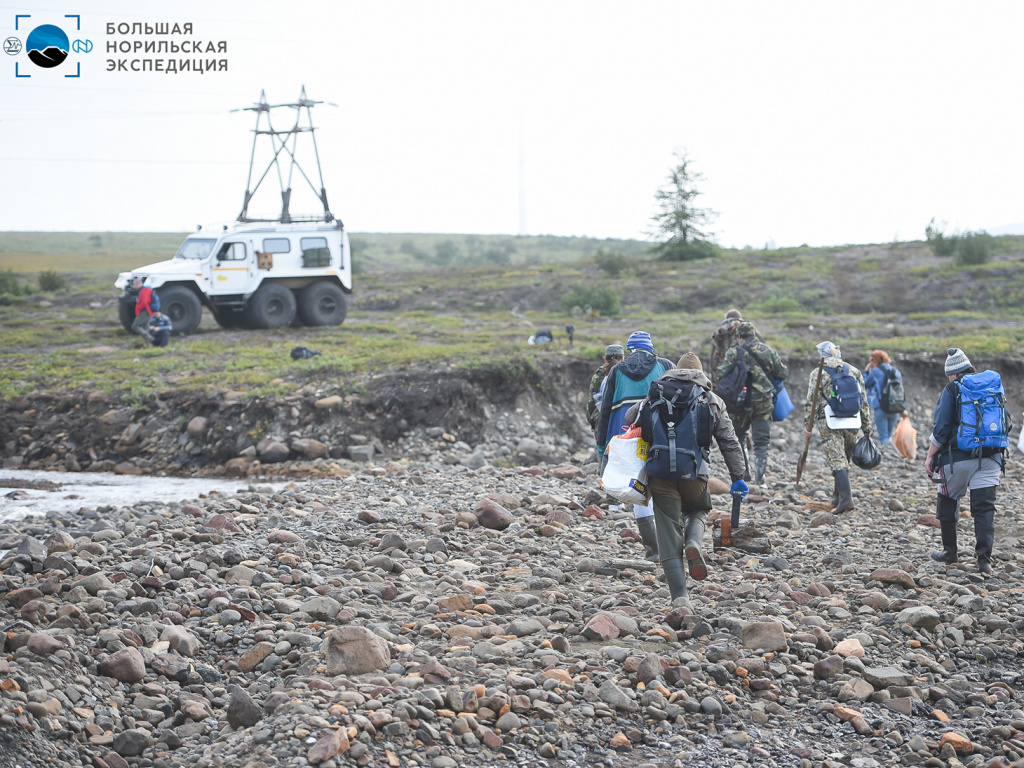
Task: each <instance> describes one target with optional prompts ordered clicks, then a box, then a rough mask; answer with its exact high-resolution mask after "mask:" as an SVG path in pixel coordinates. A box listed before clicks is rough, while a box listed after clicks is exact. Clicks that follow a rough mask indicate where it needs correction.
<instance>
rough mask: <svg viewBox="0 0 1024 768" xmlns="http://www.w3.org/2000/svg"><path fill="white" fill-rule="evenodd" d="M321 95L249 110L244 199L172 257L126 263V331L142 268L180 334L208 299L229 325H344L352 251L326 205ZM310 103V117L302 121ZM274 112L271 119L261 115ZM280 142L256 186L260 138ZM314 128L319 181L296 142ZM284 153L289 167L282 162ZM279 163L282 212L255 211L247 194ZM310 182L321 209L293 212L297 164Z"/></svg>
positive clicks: (120, 281) (121, 308)
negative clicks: (319, 143) (319, 140)
mask: <svg viewBox="0 0 1024 768" xmlns="http://www.w3.org/2000/svg"><path fill="white" fill-rule="evenodd" d="M320 103H321V102H319V101H312V100H310V99H307V98H306V89H305V88H303V89H302V92H301V94H300V95H299V99H298V101H296V102H293V103H289V104H268V103H267V99H266V95H265V94H263V93H261V94H260V100H259V101H258V102H257V103H256V104H254V105H253V106H251V107H246V110H247V111H251V112H255V113H256V128H255V130H254V131H253V133H254V137H253V149H252V155H251V157H250V161H249V180H248V182H247V184H246V191H245V202H244V203H243V205H242V212H241V213H240V214H239V216H238V219H237V220H236V221H235V222H233V223H231V224H223V225H219V226H215V227H206V228H205V229H204V228H203V227H199V228H197V230H196V232H195V233H193V234H191V235H189V236H188V237H187V238H186V239H185V242H184V243H182V244H181V248H179V249H178V252H177V253H176V254H175V255H174V258H173V259H171V260H169V261H161V262H158V263H156V264H149V265H147V266H145V267H139V268H138V269H133V270H132V271H131V272H122V273H121V274H120V275H118V277H117V280H116V282H115V283H114V285H115V286H116V287H117V288H119V289H121V291H122V294H121V298H120V302H119V304H118V315H119V317H120V320H121V324H122V325H123V326H124V327H125V330H128V331H130V330H131V327H132V322H133V321H134V320H135V303H136V299H137V295H136V291H135V289H134V288H133V285H132V283H133V279H134V278H135V277H142V278H144V279H145V280H146V281H147V282H146V284H147V285H148V286H150V287H151V288H153V289H154V290H155V291H156V293H157V296H158V297H159V298H160V311H161V312H163V313H164V314H166V315H167V316H168V317H170V318H171V323H172V326H173V329H174V330H173V331H172V333H175V334H180V333H191V332H192V331H194V330H195V329H196V328H197V327H198V326H199V320H200V317H201V316H202V308H203V307H204V306H205V307H208V308H209V309H210V311H211V312H212V313H213V317H214V318H215V319H216V321H217V322H218V323H219V324H220V325H222V326H223V327H225V328H280V327H281V326H284V325H289V324H300V323H301V324H305V325H341V323H342V321H344V319H345V294H346V293H350V292H351V291H352V260H351V253H350V251H349V244H348V233H346V232H345V228H344V226H343V225H342V223H341V221H339V220H338V219H336V218H335V217H334V214H332V213H331V211H330V208H329V207H328V205H327V192H326V191H325V190H324V184H323V174H322V173H321V172H320V155H319V152H318V151H317V149H316V138H315V136H314V128H313V120H312V117H311V115H310V108H311V107H313V106H314V105H315V104H320ZM278 108H287V109H294V110H295V122H294V124H293V125H292V126H291V127H290V128H287V129H284V130H275V129H274V128H273V126H272V125H271V123H270V112H271V110H273V109H278ZM303 110H305V115H306V119H307V121H308V125H303V124H301V118H302V114H303ZM264 116H266V126H267V127H265V128H263V127H261V126H262V121H263V118H264ZM261 136H262V137H265V138H267V139H269V140H270V142H271V144H272V150H273V153H272V155H271V159H270V162H269V164H268V165H267V169H266V170H265V171H264V172H263V175H262V176H260V177H259V178H258V179H257V181H256V184H255V186H253V184H252V182H253V178H254V174H253V169H254V162H255V159H256V145H257V142H258V141H259V139H260V137H261ZM300 136H309V138H310V140H311V141H312V145H313V153H314V155H313V156H314V157H315V159H316V168H317V172H318V174H319V176H320V188H319V189H317V188H316V187H315V186H314V185H313V182H312V180H311V179H310V177H309V175H307V174H306V172H305V171H304V170H303V169H302V167H301V166H300V165H299V162H298V159H297V157H296V146H297V143H298V139H299V137H300ZM282 160H290V161H291V164H290V167H289V168H287V170H286V171H285V169H282V168H281V162H280V161H282ZM271 169H276V170H277V173H276V176H277V179H278V181H279V182H280V186H281V213H280V214H279V215H278V216H277V217H275V218H273V219H260V218H253V217H251V216H250V215H249V203H250V201H251V200H252V198H253V195H255V194H256V190H258V189H259V187H260V185H261V184H262V183H263V181H264V180H265V179H266V178H267V177H268V176H271V177H272V175H271V174H270V171H271ZM296 170H297V171H298V172H299V174H300V175H301V177H302V178H303V179H305V180H306V182H307V183H308V184H309V187H310V189H312V191H313V194H314V195H315V196H316V198H317V200H318V202H319V203H320V204H322V205H323V213H318V214H316V215H313V216H295V215H293V214H292V213H291V210H290V206H291V202H292V188H291V182H292V180H293V178H294V172H295V171H296Z"/></svg>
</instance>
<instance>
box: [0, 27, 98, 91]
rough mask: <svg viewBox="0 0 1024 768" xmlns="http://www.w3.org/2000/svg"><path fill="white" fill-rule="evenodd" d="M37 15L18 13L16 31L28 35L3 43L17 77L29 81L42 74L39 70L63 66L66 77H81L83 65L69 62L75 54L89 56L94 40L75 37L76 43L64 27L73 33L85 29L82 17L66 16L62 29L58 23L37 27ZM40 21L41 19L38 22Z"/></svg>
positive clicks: (8, 39)
mask: <svg viewBox="0 0 1024 768" xmlns="http://www.w3.org/2000/svg"><path fill="white" fill-rule="evenodd" d="M38 16H39V15H38V14H31V13H19V14H16V15H15V17H14V30H15V32H17V33H23V34H25V35H26V36H25V39H24V40H22V39H21V37H19V36H12V37H8V38H7V39H6V40H4V53H6V54H7V55H8V56H13V57H15V59H14V76H15V77H17V78H28V77H32V76H33V75H34V74H39V72H38V70H40V69H42V70H48V69H56V68H57V67H60V66H61V65H64V71H63V75H64V77H81V76H82V62H81V61H80V60H77V59H76V60H75V61H73V62H71V61H68V58H69V57H70V56H71V55H72V54H73V53H74V54H77V55H81V54H87V53H90V52H91V51H92V47H93V46H92V41H91V40H82V39H78V38H76V39H75V40H74V41H73V42H72V40H71V39H70V37H69V36H68V33H67V32H66V31H65V29H64V27H67V28H68V29H70V30H71V31H72V32H73V33H77V32H80V31H81V29H82V17H81V15H79V14H72V13H66V14H64V17H63V21H62V24H63V25H64V26H63V27H60V26H57V25H56V24H37V23H36V20H37V19H36V17H38ZM39 20H41V18H40V19H39Z"/></svg>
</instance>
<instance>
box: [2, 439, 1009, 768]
mask: <svg viewBox="0 0 1024 768" xmlns="http://www.w3.org/2000/svg"><path fill="white" fill-rule="evenodd" d="M499 422H500V420H499ZM498 426H500V427H502V428H503V433H504V435H505V439H506V441H507V439H508V436H509V435H514V434H515V432H516V430H521V431H522V438H523V439H531V438H526V433H525V429H526V427H525V424H524V423H518V424H511V423H499V424H498ZM797 428H798V425H796V424H790V425H788V428H787V429H788V431H786V429H783V430H779V434H778V435H777V436H776V439H775V440H774V442H773V453H772V458H771V463H770V469H769V475H768V479H769V483H768V487H767V488H765V489H760V490H759V491H757V492H755V493H753V494H752V495H751V497H749V498H748V501H747V502H746V504H745V507H744V513H743V514H744V518H745V523H744V527H743V528H744V531H745V532H747V533H751V534H753V535H752V537H751V544H750V546H749V549H751V550H757V551H745V550H743V549H738V548H724V549H723V548H718V549H716V550H715V552H714V553H713V554H710V555H709V565H710V575H709V578H708V579H707V580H706V581H704V582H702V583H699V584H697V583H694V582H692V581H691V582H690V585H691V597H692V600H693V605H694V608H693V611H692V612H691V611H688V610H686V609H675V610H672V609H671V608H670V606H669V605H668V593H667V589H666V588H665V587H664V584H663V582H662V581H661V571H660V568H654V567H652V565H651V564H650V563H647V562H646V561H644V559H643V549H642V547H641V545H640V544H639V542H638V540H637V537H636V535H635V534H634V531H633V525H632V522H631V518H632V515H631V513H629V512H627V511H625V510H621V509H616V508H615V507H613V506H612V507H610V506H609V505H608V503H607V502H606V501H605V500H604V499H603V497H602V496H601V495H600V494H599V493H597V492H596V477H595V476H594V469H595V465H594V463H593V461H592V458H591V457H588V455H587V454H586V453H585V452H580V453H577V454H575V455H572V456H570V455H569V454H568V453H566V450H567V449H565V448H564V447H562V446H560V444H559V443H558V442H557V440H554V441H552V443H551V444H550V445H548V444H544V441H543V440H540V441H534V442H535V443H536V442H539V443H540V444H539V445H533V444H522V443H521V444H522V445H525V447H526V448H529V449H531V451H532V452H533V453H534V454H535V455H536V456H537V457H538V458H537V459H536V461H535V462H533V465H532V466H528V467H501V468H498V467H495V466H493V465H492V463H491V462H492V461H493V462H494V463H501V462H499V461H498V460H497V459H498V458H499V457H500V456H501V455H502V451H501V450H498V448H497V447H495V446H491V445H488V444H481V445H478V446H475V447H471V446H469V445H465V444H460V443H459V442H458V441H456V440H454V438H452V436H450V435H446V434H442V433H441V431H440V430H425V431H422V430H421V431H416V432H414V433H411V434H410V435H409V436H408V437H407V438H406V439H405V440H404V441H403V444H402V446H401V452H400V455H399V454H394V455H393V456H392V459H391V460H387V459H383V458H379V459H377V460H376V461H375V462H370V463H365V464H355V463H352V462H349V461H347V460H345V459H340V460H339V467H340V472H338V473H337V474H338V475H339V476H335V477H330V478H321V479H316V480H312V481H306V482H303V483H302V484H299V485H293V486H289V487H288V488H285V489H284V490H279V491H276V492H275V491H274V490H272V489H271V488H269V487H266V486H261V485H259V481H258V480H255V481H254V480H253V479H252V478H250V479H248V480H246V481H244V482H254V483H255V484H253V485H250V486H249V487H248V490H245V491H242V492H237V493H223V494H219V493H212V494H210V495H209V496H207V497H206V498H204V499H200V500H198V501H196V502H195V503H191V504H179V503H170V502H165V501H163V500H160V499H154V500H153V501H152V502H149V503H136V504H133V505H132V506H124V507H120V508H113V507H109V506H108V507H100V508H92V509H81V510H78V511H74V512H59V513H51V514H50V515H48V516H47V517H45V518H31V519H27V520H22V521H18V522H16V523H12V524H10V525H9V526H8V530H7V531H6V532H4V533H2V534H0V550H8V553H7V554H6V555H5V556H2V559H0V628H2V629H3V630H4V634H2V635H0V643H2V645H0V650H2V651H3V655H2V656H0V726H2V727H0V765H2V766H7V765H11V766H13V765H18V766H43V765H70V766H78V765H89V766H95V767H96V768H105V767H106V768H123V767H124V766H126V765H132V766H139V767H140V768H151V767H152V768H172V767H173V768H179V767H184V766H194V768H213V767H214V766H245V767H250V766H251V768H263V767H264V766H267V767H272V766H296V767H297V768H299V767H301V766H306V765H319V766H321V767H322V768H339V767H340V766H346V765H374V766H414V765H418V766H432V767H434V768H444V767H445V766H460V765H466V766H483V765H492V764H495V765H522V766H543V765H550V766H592V765H606V766H613V767H616V766H627V765H628V766H634V767H636V768H644V767H645V766H676V765H678V766H683V765H690V764H693V763H694V762H699V763H700V764H701V765H706V766H743V765H757V766H799V767H800V768H819V767H822V768H824V767H828V766H840V765H844V766H855V767H856V768H870V767H871V766H904V765H928V766H949V768H955V767H956V766H959V765H967V766H973V767H980V766H987V765H1004V764H1009V763H1010V762H1012V761H1014V760H1017V759H1019V758H1024V706H1022V701H1021V697H1022V696H1024V689H1022V687H1021V672H1022V666H1021V661H1020V656H1021V654H1022V653H1024V643H1022V641H1021V630H1022V629H1024V604H1022V603H1021V600H1020V596H1021V594H1024V549H1022V547H1021V541H1020V540H1019V539H1018V536H1024V534H1022V532H1021V531H1020V530H1019V528H1018V527H1017V523H1016V520H1015V518H1016V516H1017V514H1018V513H1019V511H1020V508H1021V498H1022V486H1021V477H1020V472H1019V470H1018V467H1017V466H1016V464H1015V463H1014V462H1013V461H1011V462H1010V463H1009V464H1008V469H1007V475H1006V478H1005V481H1004V488H1003V489H1002V490H1001V493H1000V498H999V502H998V505H999V512H998V513H997V521H996V525H997V532H996V534H997V535H996V568H995V572H994V574H993V575H992V576H990V577H988V578H983V577H982V576H981V575H980V574H979V573H978V572H977V568H976V567H975V563H974V561H973V557H972V555H971V551H972V545H973V529H972V528H971V526H970V520H969V518H968V519H967V520H963V521H961V526H960V537H961V542H960V543H961V551H962V554H963V561H962V562H961V564H959V565H958V566H955V567H947V566H940V565H938V564H936V563H934V562H932V561H931V560H930V559H929V558H928V551H929V550H930V549H932V548H933V547H935V546H937V543H938V529H937V528H936V527H935V526H936V521H935V520H934V518H933V517H932V514H933V512H934V509H933V498H934V497H933V493H934V490H933V487H932V486H931V484H930V483H929V482H928V480H927V478H926V477H925V476H924V474H923V471H922V469H921V463H920V461H918V462H916V463H908V462H904V461H903V460H902V459H898V458H895V457H891V456H888V457H886V460H885V462H884V463H883V465H882V467H880V468H879V469H877V470H875V471H872V472H862V471H859V470H854V471H853V473H852V477H853V486H854V492H855V500H856V508H855V510H853V511H852V512H850V513H847V514H844V515H840V516H835V515H832V514H831V513H830V512H829V503H828V499H829V497H830V496H831V478H826V476H825V475H826V473H825V471H824V469H823V466H822V463H821V454H820V451H818V450H816V449H815V448H812V452H811V460H810V462H809V464H808V467H807V470H806V472H805V481H806V482H805V485H803V486H801V488H799V489H795V488H794V487H793V486H792V477H791V476H792V467H793V466H794V465H795V461H796V456H797V454H798V452H799V450H800V448H801V447H802V445H801V441H800V440H799V439H798V436H797V432H796V429H797ZM537 432H538V430H537V429H536V425H534V427H533V432H532V434H533V436H534V437H536V434H537ZM520 442H521V441H520ZM492 448H493V449H494V450H492ZM507 453H508V451H505V454H507ZM544 456H547V460H544V459H543V458H540V457H544ZM714 460H715V461H718V457H717V456H716V457H714ZM718 466H719V467H720V466H721V463H720V461H719V462H718ZM141 482H144V480H141ZM232 482H235V483H237V482H239V481H232ZM231 487H234V486H231ZM717 489H718V490H722V489H723V488H721V487H719V488H717ZM715 499H716V509H721V510H723V511H725V510H727V507H728V497H727V496H725V495H718V496H716V497H715ZM713 517H714V515H713ZM715 533H716V532H714V531H712V530H710V529H709V531H708V533H707V536H706V541H705V543H706V546H707V548H708V549H709V550H710V549H711V548H712V542H713V539H714V537H715Z"/></svg>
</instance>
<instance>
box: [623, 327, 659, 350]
mask: <svg viewBox="0 0 1024 768" xmlns="http://www.w3.org/2000/svg"><path fill="white" fill-rule="evenodd" d="M626 349H630V350H632V349H646V350H647V351H648V352H651V353H653V352H654V344H653V343H651V334H649V333H648V332H647V331H634V332H633V333H631V334H630V335H629V338H628V339H626Z"/></svg>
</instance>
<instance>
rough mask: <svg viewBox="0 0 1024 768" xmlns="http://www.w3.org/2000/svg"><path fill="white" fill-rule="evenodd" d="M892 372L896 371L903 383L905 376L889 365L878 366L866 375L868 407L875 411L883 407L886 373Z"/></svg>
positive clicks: (897, 376)
mask: <svg viewBox="0 0 1024 768" xmlns="http://www.w3.org/2000/svg"><path fill="white" fill-rule="evenodd" d="M891 370H896V378H897V379H898V380H899V381H903V374H902V373H900V372H899V370H898V369H894V368H893V367H892V366H891V365H889V364H888V363H882V364H881V365H876V366H875V367H874V368H872V369H871V370H870V371H868V372H867V373H866V374H864V386H865V387H866V388H867V390H868V407H869V408H871V410H873V411H877V410H878V409H879V408H881V407H882V385H883V384H885V372H886V371H891Z"/></svg>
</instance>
